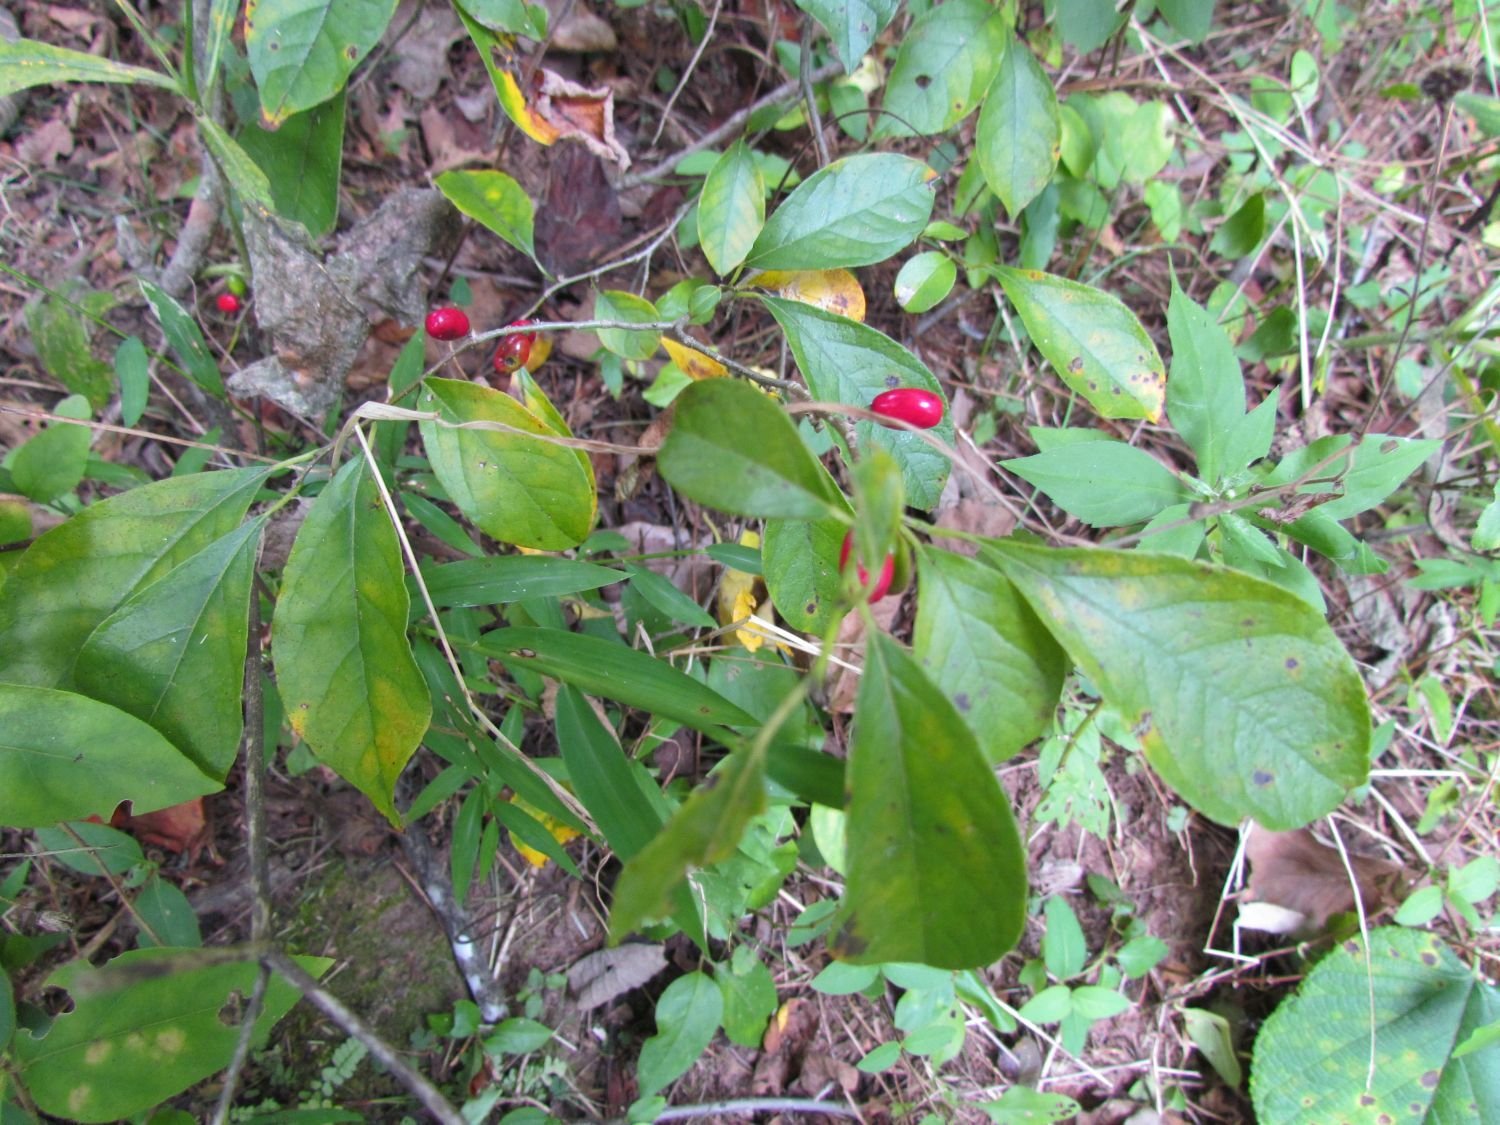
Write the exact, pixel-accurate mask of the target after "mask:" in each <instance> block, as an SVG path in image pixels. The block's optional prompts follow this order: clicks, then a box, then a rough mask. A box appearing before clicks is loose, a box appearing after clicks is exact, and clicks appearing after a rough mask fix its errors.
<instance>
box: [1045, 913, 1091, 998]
mask: <svg viewBox="0 0 1500 1125" xmlns="http://www.w3.org/2000/svg"><path fill="white" fill-rule="evenodd" d="M1042 912H1043V914H1045V915H1046V919H1047V932H1046V934H1045V935H1044V936H1043V937H1042V956H1043V958H1044V959H1045V960H1046V963H1047V972H1048V973H1050V974H1051V975H1052V976H1053V977H1054V978H1055V979H1056V980H1060V981H1065V980H1067V979H1069V978H1070V977H1076V976H1077V975H1078V974H1079V973H1081V972H1083V967H1084V966H1085V965H1086V964H1088V958H1089V947H1088V944H1087V943H1086V942H1085V941H1084V938H1083V927H1082V926H1080V925H1079V924H1078V915H1076V914H1074V913H1073V909H1072V907H1070V906H1069V905H1068V900H1067V899H1065V898H1063V897H1062V896H1061V895H1051V896H1049V897H1048V899H1047V904H1046V905H1045V906H1044V907H1043V908H1042Z"/></svg>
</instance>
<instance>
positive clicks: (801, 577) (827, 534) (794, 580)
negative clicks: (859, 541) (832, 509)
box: [760, 519, 846, 633]
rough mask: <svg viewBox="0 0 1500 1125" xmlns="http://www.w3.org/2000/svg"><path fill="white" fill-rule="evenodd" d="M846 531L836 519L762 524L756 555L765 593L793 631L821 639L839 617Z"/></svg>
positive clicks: (776, 521) (770, 521)
mask: <svg viewBox="0 0 1500 1125" xmlns="http://www.w3.org/2000/svg"><path fill="white" fill-rule="evenodd" d="M845 530H846V529H845V526H844V524H843V522H842V521H840V520H837V519H826V520H767V521H766V531H765V539H764V541H763V542H762V544H761V549H760V551H761V560H762V566H763V569H764V571H765V578H766V589H767V591H768V592H769V593H770V595H771V601H772V602H773V603H774V604H775V606H776V611H777V612H778V613H780V614H781V616H782V617H783V618H784V619H785V620H786V622H787V624H788V625H790V626H791V627H792V628H793V629H801V630H802V631H803V632H805V633H822V632H823V631H824V630H825V629H827V628H828V626H829V625H830V624H831V623H832V621H833V618H834V615H835V614H836V613H837V612H838V609H839V605H840V603H841V600H842V595H841V591H842V589H843V577H842V576H841V575H840V574H839V565H838V564H839V548H840V546H842V544H843V541H844V531H845Z"/></svg>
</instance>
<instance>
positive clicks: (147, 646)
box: [73, 520, 263, 779]
mask: <svg viewBox="0 0 1500 1125" xmlns="http://www.w3.org/2000/svg"><path fill="white" fill-rule="evenodd" d="M262 526H263V523H262V521H260V520H255V521H252V522H250V523H247V524H244V525H243V526H241V527H239V528H237V529H235V530H234V531H232V532H230V533H229V534H228V535H226V536H224V537H223V538H222V539H218V540H216V541H214V542H213V543H210V544H209V545H208V546H207V547H205V548H204V549H203V550H201V551H199V552H198V553H197V554H196V555H194V556H193V557H192V558H190V559H188V560H186V561H185V562H183V563H182V564H181V565H180V566H178V567H177V568H176V569H175V570H173V571H172V572H171V573H170V574H167V575H166V576H165V577H163V578H161V579H160V580H159V581H157V582H154V583H153V584H152V585H150V586H148V587H146V588H145V589H144V590H141V591H138V592H137V593H135V594H133V595H132V596H131V597H130V598H129V599H127V600H126V601H125V603H124V604H123V605H121V606H120V608H119V609H117V610H115V612H114V613H112V614H111V615H110V616H109V617H107V618H106V619H105V620H104V621H103V622H102V623H101V624H100V625H99V627H98V628H97V629H95V630H94V632H93V634H92V635H91V636H90V637H89V639H88V642H87V643H86V644H85V645H84V646H83V651H82V652H80V653H79V654H78V663H77V665H76V666H75V667H74V669H73V676H74V679H75V680H76V681H77V683H78V686H79V688H80V689H81V690H83V691H86V692H88V693H89V694H90V695H92V696H93V697H94V698H96V699H101V700H103V701H104V702H106V703H111V704H113V705H114V706H116V707H118V708H120V709H121V710H122V711H127V712H129V713H130V714H132V715H134V716H135V717H136V718H138V719H140V720H141V721H142V722H146V723H150V724H151V725H152V726H153V727H155V728H156V729H157V730H159V731H161V732H162V734H164V735H166V736H167V738H168V739H170V740H171V741H172V743H173V745H175V746H177V747H178V748H179V749H180V750H181V751H182V752H183V753H184V754H186V755H187V756H188V757H189V758H191V759H192V760H193V761H194V763H196V764H197V766H198V767H199V768H200V769H202V770H203V772H204V773H207V774H209V775H210V776H212V777H217V778H220V779H222V778H223V777H224V775H225V774H227V773H228V772H229V767H230V766H231V765H233V764H234V759H235V755H236V754H237V753H238V752H239V744H240V732H241V730H242V728H243V725H244V718H243V687H244V678H245V646H246V643H247V639H248V636H249V628H250V622H249V608H250V585H251V581H252V580H253V578H254V575H255V557H256V550H257V547H258V546H259V543H260V533H261V529H262Z"/></svg>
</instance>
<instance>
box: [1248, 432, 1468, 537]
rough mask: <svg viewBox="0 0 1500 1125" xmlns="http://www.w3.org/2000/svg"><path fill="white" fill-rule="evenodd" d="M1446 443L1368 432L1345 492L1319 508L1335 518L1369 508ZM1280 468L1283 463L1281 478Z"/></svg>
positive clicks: (1358, 448)
mask: <svg viewBox="0 0 1500 1125" xmlns="http://www.w3.org/2000/svg"><path fill="white" fill-rule="evenodd" d="M1442 445H1443V443H1442V442H1440V441H1435V440H1423V439H1419V438H1404V437H1392V436H1391V435H1390V434H1367V435H1366V436H1365V438H1364V440H1363V441H1361V442H1360V443H1359V445H1357V446H1356V447H1355V449H1354V458H1353V461H1352V463H1349V471H1348V472H1347V473H1345V474H1344V477H1343V480H1342V482H1341V484H1342V486H1343V487H1342V495H1340V496H1339V497H1337V498H1336V499H1333V500H1330V501H1328V502H1327V503H1326V504H1320V505H1318V509H1317V510H1318V511H1319V512H1321V513H1322V514H1323V515H1324V516H1327V517H1329V518H1331V519H1335V520H1346V519H1348V518H1349V517H1350V516H1357V515H1359V513H1360V512H1365V511H1369V510H1370V509H1371V508H1373V507H1375V505H1377V504H1379V503H1380V502H1381V501H1382V500H1384V499H1385V498H1386V497H1387V496H1389V495H1390V494H1391V493H1393V492H1395V491H1396V489H1397V488H1399V487H1401V482H1402V481H1404V480H1406V478H1407V477H1409V476H1411V475H1412V473H1414V472H1416V471H1417V469H1418V468H1420V467H1421V465H1422V462H1424V461H1426V460H1427V458H1429V457H1431V456H1432V455H1433V454H1434V453H1436V452H1437V451H1438V450H1439V449H1441V448H1442ZM1345 463H1347V462H1335V463H1334V465H1333V466H1332V468H1331V470H1330V471H1337V470H1339V469H1341V468H1342V467H1343V465H1344V464H1345ZM1279 470H1280V466H1278V473H1277V477H1278V479H1279V477H1280V472H1279ZM1322 487H1324V486H1321V485H1309V486H1308V487H1307V489H1306V491H1318V490H1319V489H1320V488H1322Z"/></svg>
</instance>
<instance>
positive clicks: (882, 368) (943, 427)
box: [761, 296, 954, 510]
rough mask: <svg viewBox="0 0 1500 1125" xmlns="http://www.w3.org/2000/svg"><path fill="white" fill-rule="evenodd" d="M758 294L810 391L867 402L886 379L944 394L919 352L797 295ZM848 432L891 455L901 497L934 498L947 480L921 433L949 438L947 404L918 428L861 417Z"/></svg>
mask: <svg viewBox="0 0 1500 1125" xmlns="http://www.w3.org/2000/svg"><path fill="white" fill-rule="evenodd" d="M761 300H762V301H764V302H765V305H766V307H767V308H768V309H770V310H771V315H772V316H774V317H775V318H776V323H778V324H779V325H781V329H782V331H783V332H785V333H786V338H787V343H788V344H789V345H790V346H791V349H792V355H793V356H794V357H795V358H796V360H797V367H798V368H799V369H800V370H801V371H802V377H803V378H804V379H806V380H807V386H808V389H809V390H811V391H812V394H813V397H814V398H816V399H818V400H820V401H822V402H844V403H848V404H849V405H850V406H860V407H868V406H869V405H870V403H871V402H872V401H873V400H874V398H875V396H876V395H878V394H880V392H882V391H887V390H890V389H891V388H892V387H921V388H923V389H924V390H929V391H931V392H932V393H933V394H936V395H940V396H941V395H942V394H943V388H942V386H941V385H940V384H939V383H938V381H937V379H935V378H934V377H933V374H932V372H931V371H929V370H927V367H926V366H925V365H924V364H923V363H922V361H921V360H919V359H917V357H916V356H914V355H912V354H911V352H909V351H907V350H906V349H905V348H903V347H902V346H901V345H900V344H898V343H896V342H895V341H894V340H892V339H891V338H890V337H888V336H885V335H883V334H882V333H880V332H877V331H875V329H873V328H870V327H867V326H866V325H863V324H860V323H859V322H858V321H853V320H850V319H848V318H847V317H842V316H838V315H836V314H834V313H830V312H825V311H823V310H822V309H819V308H816V307H814V306H812V305H808V304H804V303H803V302H801V301H787V300H783V299H782V298H779V297H769V296H767V297H762V298H761ZM944 397H946V396H944ZM854 432H855V435H856V437H857V438H858V440H859V442H860V444H861V445H862V446H866V447H868V446H872V445H878V446H880V447H881V448H883V449H884V450H885V451H886V452H887V453H889V454H890V455H891V456H892V457H893V458H895V460H896V463H897V464H898V465H900V466H901V479H902V481H903V482H904V483H905V485H906V495H907V497H908V503H910V504H911V505H912V506H913V507H917V508H922V509H927V510H930V509H932V508H933V507H935V506H936V505H937V502H938V499H939V498H940V497H941V496H942V492H943V485H944V484H945V483H946V482H947V480H948V471H949V462H948V459H947V458H946V457H944V456H943V455H942V454H941V453H939V452H938V451H937V450H935V449H933V448H932V447H931V446H930V445H928V444H927V441H926V440H924V437H927V438H931V439H935V440H936V441H939V442H941V443H943V444H944V445H948V446H951V445H952V444H953V441H954V436H953V420H952V418H951V417H950V416H949V415H948V413H947V412H946V411H944V414H943V420H942V421H941V422H939V423H938V424H937V425H936V426H934V427H933V428H932V429H930V430H927V431H926V433H925V435H924V434H921V433H914V432H912V431H910V430H898V429H893V428H890V427H887V426H878V425H876V424H875V423H873V422H860V423H859V424H858V425H856V426H855V427H854Z"/></svg>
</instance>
